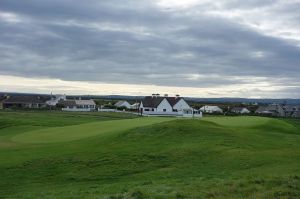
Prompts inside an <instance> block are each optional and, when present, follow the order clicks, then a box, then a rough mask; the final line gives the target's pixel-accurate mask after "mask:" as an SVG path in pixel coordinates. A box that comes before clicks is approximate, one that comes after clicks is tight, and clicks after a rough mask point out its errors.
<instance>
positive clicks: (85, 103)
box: [60, 100, 96, 112]
mask: <svg viewBox="0 0 300 199" xmlns="http://www.w3.org/2000/svg"><path fill="white" fill-rule="evenodd" d="M60 103H61V104H62V105H63V107H64V108H62V110H63V111H78V112H79V111H83V112H84V111H93V110H95V109H96V103H95V102H94V100H66V101H62V102H60Z"/></svg>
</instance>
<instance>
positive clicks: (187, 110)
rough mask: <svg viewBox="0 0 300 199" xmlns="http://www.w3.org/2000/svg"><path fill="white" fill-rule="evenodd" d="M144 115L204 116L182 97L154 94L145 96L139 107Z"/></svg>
mask: <svg viewBox="0 0 300 199" xmlns="http://www.w3.org/2000/svg"><path fill="white" fill-rule="evenodd" d="M139 110H140V113H141V114H142V115H148V116H151V115H160V116H170V115H171V116H182V117H202V113H201V112H200V111H198V110H195V109H193V108H191V107H190V106H189V105H188V103H187V102H186V101H185V100H184V99H183V98H181V97H179V96H176V97H168V96H164V97H161V96H159V95H152V96H147V97H145V98H144V99H143V100H142V101H141V103H140V107H139Z"/></svg>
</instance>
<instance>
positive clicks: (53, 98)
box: [46, 95, 67, 106]
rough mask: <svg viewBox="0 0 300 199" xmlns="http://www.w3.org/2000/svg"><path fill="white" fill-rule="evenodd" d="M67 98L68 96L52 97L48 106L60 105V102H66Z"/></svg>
mask: <svg viewBox="0 0 300 199" xmlns="http://www.w3.org/2000/svg"><path fill="white" fill-rule="evenodd" d="M66 100H67V96H66V95H54V96H52V97H51V99H50V100H48V101H47V102H46V104H47V105H49V106H56V104H58V103H59V101H66Z"/></svg>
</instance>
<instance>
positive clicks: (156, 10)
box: [0, 0, 300, 97]
mask: <svg viewBox="0 0 300 199" xmlns="http://www.w3.org/2000/svg"><path fill="white" fill-rule="evenodd" d="M299 10H300V1H299V0H277V1H276V0H275V1H270V0H265V1H259V0H251V1H247V2H243V3H241V1H237V0H226V1H224V0H222V1H221V0H219V1H218V0H216V1H213V2H212V1H208V0H202V1H197V0H186V1H179V0H178V1H177V0H158V1H146V0H145V1H143V0H139V1H137V0H135V1H133V0H126V1H117V0H111V1H97V0H90V1H88V2H83V1H79V0H72V1H71V0H44V1H39V0H26V1H19V0H1V2H0V52H1V53H0V74H2V75H6V76H21V77H27V78H48V79H61V80H64V81H85V82H92V81H95V82H102V83H108V84H135V85H157V86H171V87H185V88H199V89H200V90H201V89H206V90H208V91H207V92H209V89H212V90H213V89H216V88H220V87H224V86H227V88H228V94H227V95H228V96H232V93H230V91H232V92H236V93H235V94H234V95H235V96H240V97H249V95H248V94H247V92H246V93H245V92H243V88H244V90H248V89H249V88H250V87H251V89H252V90H251V96H253V95H255V96H262V94H261V92H260V91H259V89H260V86H261V85H268V86H269V87H273V88H276V89H273V91H272V92H269V93H268V95H269V96H270V97H300V80H299V79H300V78H299V76H300V23H299V22H300V12H299ZM49 81H50V80H49ZM249 85H255V88H252V86H249ZM229 88H232V90H230V89H229ZM234 88H241V89H239V90H240V92H238V91H236V90H237V89H234ZM207 94H208V93H205V94H203V95H207ZM189 95H192V93H190V94H189ZM223 95H226V93H225V94H223Z"/></svg>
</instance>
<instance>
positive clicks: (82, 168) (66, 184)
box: [0, 117, 300, 199]
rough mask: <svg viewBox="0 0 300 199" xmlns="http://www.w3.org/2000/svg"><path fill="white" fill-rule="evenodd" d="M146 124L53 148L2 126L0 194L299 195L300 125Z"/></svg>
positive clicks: (263, 121)
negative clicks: (24, 140)
mask: <svg viewBox="0 0 300 199" xmlns="http://www.w3.org/2000/svg"><path fill="white" fill-rule="evenodd" d="M156 119H157V118H156ZM60 120H61V118H60ZM142 120H145V121H142ZM142 120H139V119H137V120H136V119H133V120H128V121H127V120H124V121H123V122H124V123H127V122H128V125H129V126H130V128H123V127H122V125H124V124H122V120H115V121H111V122H112V123H113V122H114V123H115V126H111V128H116V130H113V131H110V132H103V134H105V135H106V136H103V134H94V135H93V136H89V137H85V136H83V137H82V138H84V139H79V140H74V141H72V142H57V143H56V142H52V143H51V144H49V143H47V144H42V143H20V142H12V141H11V139H12V138H13V137H16V136H21V135H22V132H24V131H23V130H22V128H24V129H25V131H29V132H30V131H32V130H33V129H32V126H26V125H25V126H24V125H23V126H15V127H8V128H3V129H1V130H0V143H2V145H3V143H9V144H10V146H4V145H3V146H2V147H1V145H0V177H1V180H0V197H1V196H2V197H3V198H28V199H29V198H174V199H175V198H177V199H178V198H218V199H227V198H232V199H241V198H249V199H254V198H270V199H273V198H278V199H288V198H289V199H290V198H291V199H296V198H300V189H299V187H300V145H299V141H300V131H299V130H300V129H299V126H298V121H297V120H289V121H284V120H277V119H268V118H259V117H232V118H231V117H230V118H223V119H222V120H220V117H215V118H214V117H211V118H209V121H204V120H190V119H177V120H172V121H166V122H163V123H158V124H151V123H152V122H153V120H155V118H142ZM146 120H149V121H148V122H149V123H147V122H146ZM151 120H152V121H151ZM157 120H160V118H158V119H157ZM205 120H206V119H205ZM130 121H132V122H133V121H139V122H138V124H139V125H137V126H136V124H130ZM142 122H145V123H144V124H140V123H142ZM155 122H157V121H155ZM237 122H238V123H239V125H237V124H236V123H237ZM100 123H101V122H99V124H100ZM103 123H106V121H103ZM94 124H95V123H91V124H86V125H94ZM146 124H147V125H146ZM83 125H85V124H83ZM131 125H132V126H131ZM145 125H146V126H145ZM138 126H139V127H138ZM21 127H22V128H21ZM131 127H135V128H131ZM26 128H27V129H26ZM34 128H38V129H40V132H41V133H45V132H46V133H49V132H51V131H49V127H48V126H46V127H45V128H46V130H45V132H44V130H43V129H44V128H42V127H34ZM97 128H98V127H97ZM69 130H70V127H66V131H65V132H67V131H69ZM74 131H75V130H74ZM80 131H81V129H80V130H78V133H79V132H80ZM100 131H101V128H99V132H100ZM32 132H36V131H32ZM65 132H64V131H61V133H65ZM85 133H88V132H86V131H82V134H85ZM1 135H3V136H2V137H1ZM34 135H38V134H34ZM57 136H59V134H57ZM57 136H56V137H57Z"/></svg>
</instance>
